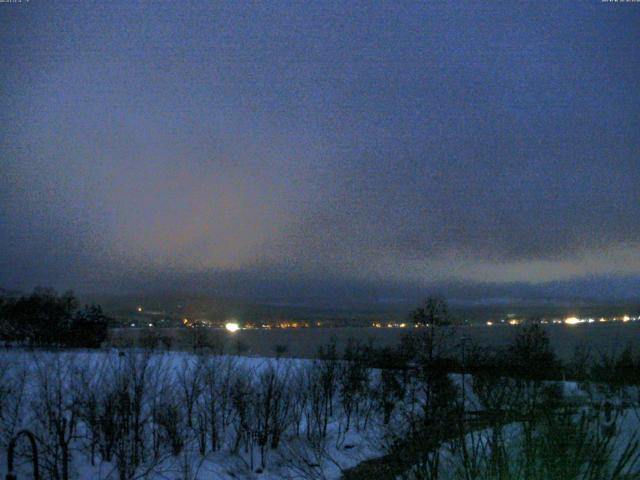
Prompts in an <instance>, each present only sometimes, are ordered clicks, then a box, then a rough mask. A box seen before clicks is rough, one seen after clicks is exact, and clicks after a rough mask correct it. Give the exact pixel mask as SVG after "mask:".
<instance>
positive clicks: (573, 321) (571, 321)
mask: <svg viewBox="0 0 640 480" xmlns="http://www.w3.org/2000/svg"><path fill="white" fill-rule="evenodd" d="M564 323H566V324H567V325H577V324H578V323H580V319H578V318H576V317H569V318H567V319H566V320H565V321H564Z"/></svg>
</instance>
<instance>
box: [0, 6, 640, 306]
mask: <svg viewBox="0 0 640 480" xmlns="http://www.w3.org/2000/svg"><path fill="white" fill-rule="evenodd" d="M638 25H640V8H638V7H637V6H636V5H634V4H608V3H599V2H592V3H588V2H587V3H585V2H582V3H580V2H578V3H575V2H570V3H561V4H558V3H557V2H535V3H527V4H513V3H511V4H507V3H501V4H497V3H492V4H478V3H473V2H448V3H447V2H445V3H438V4H425V3H422V2H415V3H412V2H375V3H374V4H371V3H364V2H363V3H360V2H317V3H305V2H265V3H260V4H257V5H256V4H253V5H250V4H247V3H244V2H223V3H220V2H217V3H215V4H214V3H212V4H208V3H202V2H194V3H190V2H166V3H155V4H153V5H143V4H137V3H132V2H87V3H82V4H68V3H55V2H51V3H49V2H47V3H46V4H44V3H41V2H29V3H24V4H2V5H0V32H1V33H0V40H1V41H2V45H3V48H2V53H1V54H0V55H2V65H3V68H2V69H1V70H0V80H1V81H2V85H3V87H2V90H1V92H0V121H1V122H2V125H3V128H2V131H1V132H0V155H1V157H0V162H1V163H0V173H1V174H2V185H1V186H0V219H1V224H0V284H2V285H4V286H6V287H9V288H30V287H31V286H33V285H35V284H54V285H56V286H59V287H66V286H71V287H74V288H77V289H81V290H82V289H85V290H94V291H95V290H118V291H128V290H133V289H140V288H145V289H153V288H162V289H171V288H176V289H179V288H181V285H182V286H184V288H190V289H197V288H202V289H204V290H216V288H222V287H223V286H224V287H226V290H227V291H228V292H232V291H234V290H235V291H240V290H243V291H244V290H247V294H249V295H250V294H251V292H250V291H249V290H253V291H262V290H264V291H265V292H266V291H269V292H272V294H273V295H275V296H278V295H280V296H290V297H296V296H298V297H299V296H304V294H303V293H302V292H303V291H308V290H309V289H311V290H314V289H315V290H317V291H328V290H329V291H330V290H332V289H333V290H335V291H339V290H340V291H342V290H349V289H354V291H362V292H364V291H371V289H373V291H375V292H376V294H375V295H377V296H384V293H383V292H384V290H385V289H388V290H389V291H393V292H396V293H394V295H396V294H398V295H401V293H399V292H401V291H405V292H407V291H414V290H419V289H421V288H424V287H426V286H433V285H441V286H449V287H450V288H451V290H452V291H459V292H462V291H463V290H465V291H469V292H471V291H474V288H476V287H473V286H472V285H484V287H479V288H487V289H488V290H487V292H488V294H490V292H489V290H491V291H495V292H496V294H500V291H501V290H500V289H501V288H507V289H511V288H515V290H514V291H512V290H509V292H511V293H509V295H511V294H514V295H515V294H517V295H527V292H529V293H528V294H530V295H539V293H536V292H544V291H545V290H544V288H543V287H532V286H531V285H529V284H530V283H533V284H540V285H556V286H557V284H556V283H553V282H562V284H563V285H567V287H566V288H567V291H566V294H567V295H570V294H571V293H572V292H573V293H576V294H580V295H583V294H584V295H590V294H596V293H597V292H595V291H594V290H597V289H598V288H602V286H601V287H597V285H598V282H596V281H586V280H585V279H589V278H597V279H608V280H607V281H605V280H602V282H601V283H607V282H610V281H611V282H617V281H620V282H622V283H621V284H623V285H624V288H622V287H621V288H622V290H621V291H624V292H625V293H624V295H627V294H628V290H629V288H631V287H629V285H638V284H637V281H636V280H634V279H637V278H638V275H640V243H639V241H638V240H637V239H638V238H639V234H640V190H639V189H638V185H640V130H639V129H638V128H637V127H638V123H639V120H640V118H639V117H640V94H639V92H640V88H639V87H640V84H639V83H640V50H639V49H638V44H639V41H640V30H639V29H638V27H637V26H638ZM230 278H234V279H242V280H234V281H233V282H231V281H229V280H228V279H230ZM225 279H226V280H225ZM234 282H239V283H237V284H236V283H234ZM487 282H489V283H491V285H492V286H491V288H489V287H488V286H487ZM514 282H515V283H514ZM549 282H551V283H549ZM634 282H636V283H634ZM172 285H173V287H172ZM233 285H235V287H234V286H233ZM240 285H245V287H241V286H240ZM246 285H252V287H251V288H250V289H248V288H246ZM273 285H278V287H277V288H275V287H273ZM500 285H505V287H500ZM508 285H511V286H508ZM514 285H515V286H514ZM527 285H529V286H527ZM545 288H546V287H545ZM550 288H551V287H550ZM553 288H555V287H553ZM563 288H564V287H563ZM536 289H537V290H536ZM315 290H314V291H315ZM561 290H562V289H561ZM604 290H606V288H605V289H604ZM604 290H603V291H604ZM562 291H564V290H562ZM514 292H515V293H514ZM363 295H364V293H363ZM611 295H612V296H616V295H618V294H617V293H615V292H611ZM620 295H622V294H620ZM624 295H623V296H624Z"/></svg>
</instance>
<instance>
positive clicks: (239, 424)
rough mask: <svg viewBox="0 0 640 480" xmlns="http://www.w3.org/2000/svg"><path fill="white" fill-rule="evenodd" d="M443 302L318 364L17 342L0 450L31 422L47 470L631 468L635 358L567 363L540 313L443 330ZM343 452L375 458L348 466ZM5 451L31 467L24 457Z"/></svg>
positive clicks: (501, 475)
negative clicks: (398, 338)
mask: <svg viewBox="0 0 640 480" xmlns="http://www.w3.org/2000/svg"><path fill="white" fill-rule="evenodd" d="M439 302H441V301H437V302H436V303H427V304H425V306H423V307H421V309H419V310H417V311H416V314H415V316H414V318H415V321H416V322H421V323H423V325H424V327H425V328H423V329H420V333H419V334H413V335H411V336H407V337H406V338H405V340H404V341H403V342H402V344H401V345H399V346H398V347H397V348H384V349H378V348H375V346H373V345H370V344H363V343H359V342H357V341H352V342H349V344H348V346H347V348H345V349H344V351H338V350H337V348H336V346H335V344H334V343H331V344H329V345H327V346H325V347H323V348H322V349H320V351H319V352H318V354H317V357H316V359H315V360H291V359H283V358H275V359H262V360H257V359H241V358H238V357H231V356H225V355H220V352H219V351H218V350H216V349H211V348H209V347H207V346H205V344H203V343H200V342H197V341H194V344H193V352H191V353H184V352H181V353H176V352H172V353H169V352H166V348H165V347H166V345H163V343H162V342H157V341H156V342H150V343H149V345H148V346H147V348H143V349H136V350H129V351H126V352H120V353H118V352H113V351H110V352H106V353H105V352H96V353H82V352H79V353H71V352H36V353H29V352H16V351H15V350H14V351H13V352H9V353H6V354H5V355H4V356H3V357H0V362H2V364H1V365H0V447H1V450H2V452H3V454H4V452H6V449H7V447H8V443H9V441H10V440H11V438H13V436H14V435H15V434H16V433H17V432H18V431H19V430H20V429H23V428H28V429H29V430H31V431H33V432H34V434H35V436H36V438H37V443H38V445H39V449H40V457H39V467H40V470H41V474H42V477H43V478H50V479H55V480H67V479H69V478H117V479H120V480H133V479H137V478H152V479H160V478H171V479H195V478H225V479H230V478H260V476H263V478H268V479H272V478H300V479H324V478H337V476H340V475H342V476H343V478H345V479H351V480H353V479H367V480H371V479H381V480H383V479H398V478H405V479H411V480H439V479H442V480H516V479H518V480H519V479H524V480H538V479H553V480H629V479H632V478H634V479H635V478H639V477H638V472H639V471H640V447H639V445H638V437H637V433H638V425H639V424H640V373H639V372H640V358H639V357H638V356H637V354H636V353H634V352H633V351H631V350H628V351H625V352H622V353H620V354H617V355H613V354H612V355H605V356H600V357H598V358H594V357H592V356H590V355H589V353H588V352H586V351H578V352H576V355H575V358H574V360H573V361H572V362H569V363H566V364H563V363H562V362H560V361H559V360H558V359H557V358H556V356H555V354H554V352H553V351H552V350H551V348H550V346H549V340H548V338H547V336H546V334H545V332H544V330H542V329H541V327H540V326H539V325H535V324H534V325H529V326H525V327H522V329H521V330H520V333H519V335H518V336H517V338H516V340H515V341H514V342H513V343H512V344H511V345H510V346H508V347H506V348H504V349H492V350H486V349H485V350H482V349H478V348H475V347H474V346H473V345H472V344H470V343H469V342H465V341H462V342H459V341H458V340H456V338H457V337H456V336H454V335H452V334H451V332H452V329H455V325H451V322H450V320H449V318H448V316H447V313H446V305H445V304H444V303H439ZM54 303H55V302H54ZM67 311H69V310H67ZM72 318H73V317H72ZM194 338H196V339H197V337H194ZM53 343H56V342H53ZM567 379H573V380H574V381H571V382H568V381H567ZM365 445H366V448H364V446H365ZM356 451H359V452H360V454H361V455H362V457H360V459H361V460H362V459H366V458H370V457H375V458H370V459H369V460H366V461H364V462H362V463H360V464H359V465H357V466H356V464H357V463H359V461H360V460H354V459H357V458H358V457H357V456H356V455H355V453H354V454H353V456H352V457H349V455H350V452H356ZM367 451H369V452H374V453H367ZM18 457H19V464H20V465H22V468H23V469H25V471H26V470H28V468H29V467H28V464H29V461H31V460H32V459H31V458H30V454H29V451H28V450H25V449H23V448H21V449H19V451H18ZM1 471H2V470H0V472H1ZM25 478H28V477H25Z"/></svg>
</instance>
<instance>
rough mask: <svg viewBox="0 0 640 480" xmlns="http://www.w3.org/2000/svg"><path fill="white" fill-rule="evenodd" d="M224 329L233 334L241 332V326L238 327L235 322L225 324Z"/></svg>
mask: <svg viewBox="0 0 640 480" xmlns="http://www.w3.org/2000/svg"><path fill="white" fill-rule="evenodd" d="M224 328H226V329H227V331H229V332H231V333H233V332H237V331H238V330H240V325H238V324H237V323H235V322H229V323H226V324H225V326H224Z"/></svg>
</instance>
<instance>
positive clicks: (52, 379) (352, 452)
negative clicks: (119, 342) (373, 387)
mask: <svg viewBox="0 0 640 480" xmlns="http://www.w3.org/2000/svg"><path fill="white" fill-rule="evenodd" d="M147 357H148V355H147V354H145V353H142V352H138V353H131V352H129V353H126V354H124V355H122V354H119V353H118V352H116V351H113V352H107V353H105V352H58V353H53V352H37V353H33V352H25V351H19V350H14V351H5V352H0V388H1V390H0V402H2V404H0V408H2V410H1V411H0V421H2V433H1V435H0V441H1V452H0V456H1V458H0V476H2V478H4V475H6V473H7V472H6V468H7V467H6V465H7V462H6V447H7V444H8V442H9V438H10V436H11V435H12V433H15V432H17V431H18V430H20V429H23V428H27V429H29V430H31V431H33V432H34V433H35V434H36V435H37V436H38V437H39V439H40V440H41V443H40V446H41V450H43V451H42V452H41V454H40V457H41V463H42V462H43V461H44V459H45V457H51V458H53V457H55V456H56V455H58V456H59V452H56V451H54V450H55V449H54V448H53V447H52V446H51V445H52V444H55V443H56V432H54V431H53V430H54V429H55V428H56V427H57V426H59V425H60V422H57V421H56V419H55V418H50V417H52V416H55V415H61V416H63V417H66V418H67V419H68V421H69V422H72V421H73V422H76V423H77V425H76V427H75V428H74V429H73V431H69V432H67V433H68V435H69V438H70V439H71V440H70V442H69V444H70V453H71V462H70V478H81V479H85V478H87V479H88V478H92V479H117V478H123V475H120V471H119V468H118V467H119V464H118V459H117V458H116V457H117V455H118V454H117V453H113V454H112V458H111V460H110V461H107V460H106V459H105V458H104V455H103V454H101V453H100V451H99V450H100V448H99V447H97V446H95V445H94V455H93V463H92V461H91V443H92V442H93V441H94V440H95V441H96V442H104V441H105V440H104V438H103V437H104V433H102V434H100V433H99V430H100V429H99V428H94V429H93V430H94V431H93V432H92V428H91V426H90V425H88V424H87V423H88V421H89V420H88V417H89V416H90V414H91V411H87V408H86V406H85V405H83V404H85V403H87V402H89V403H90V402H92V401H97V403H98V407H97V414H96V416H100V415H103V416H105V415H108V414H111V415H114V414H115V413H114V412H113V411H112V412H110V413H109V412H104V411H103V412H100V406H99V404H100V402H101V401H102V402H103V403H104V402H105V398H107V394H108V392H105V391H104V389H105V387H106V386H107V385H108V384H109V383H115V382H117V380H116V379H117V378H118V377H120V378H121V380H122V381H129V382H131V384H130V385H129V386H128V387H125V389H128V390H129V393H130V394H131V395H132V398H133V397H134V396H135V392H134V391H133V390H135V388H136V386H135V384H134V383H135V382H136V381H140V380H141V379H142V378H144V383H145V385H144V387H143V389H144V392H142V393H141V397H142V402H143V403H144V404H143V405H142V406H141V410H142V412H141V415H140V419H141V421H143V422H144V426H143V427H142V428H141V430H140V431H141V432H142V434H143V435H144V437H145V438H143V439H142V443H144V444H145V446H144V449H145V453H144V456H145V459H144V461H140V462H139V465H138V467H137V468H135V469H134V470H135V471H134V472H132V474H131V475H130V478H149V479H158V480H159V479H205V478H216V479H225V480H226V479H229V480H231V479H239V478H247V479H251V478H260V479H265V480H271V479H280V478H326V479H333V478H339V477H340V476H341V472H342V471H343V470H344V469H346V468H350V467H353V466H355V465H357V464H358V463H360V462H361V461H363V460H366V459H368V458H372V457H375V456H379V455H381V454H382V450H383V445H384V440H383V438H382V437H383V432H384V429H383V428H382V425H381V422H382V419H381V415H380V413H379V412H378V411H377V409H376V405H375V402H374V401H373V400H372V399H369V400H366V399H364V398H361V399H358V401H359V402H360V404H359V405H358V407H359V408H360V409H362V410H363V411H359V412H354V414H353V417H352V419H351V421H350V426H349V430H348V431H345V430H346V424H345V420H344V417H345V413H344V410H343V406H342V404H341V401H340V395H339V391H338V389H339V387H338V385H337V383H336V385H335V386H334V389H335V392H334V394H333V398H332V400H331V405H330V409H331V411H330V412H328V418H327V426H326V436H323V435H318V434H317V432H318V431H321V428H322V425H317V424H314V425H315V426H310V425H309V423H310V422H314V421H315V419H314V415H317V412H316V413H314V412H313V411H312V410H313V405H312V403H313V401H314V400H313V399H311V398H309V395H313V394H321V390H320V389H318V388H315V389H313V388H310V387H313V385H310V384H309V382H313V381H318V380H321V379H322V378H321V376H319V375H318V374H317V372H315V370H316V369H317V368H319V366H318V364H317V363H314V362H313V361H311V360H303V359H273V358H271V359H267V358H248V357H233V356H218V357H208V356H206V357H205V356H203V357H199V356H196V355H193V354H189V353H184V352H165V353H157V354H153V355H151V356H150V357H148V358H147ZM143 371H144V373H143ZM269 372H276V375H277V376H278V377H279V378H281V379H286V380H284V381H283V382H282V384H279V386H278V387H276V386H275V385H273V387H274V388H282V392H280V394H281V395H283V396H284V398H280V399H278V400H274V402H275V401H277V402H280V403H281V404H285V403H286V406H280V407H279V406H277V405H275V404H272V405H269V406H265V405H267V403H265V395H268V394H269V386H268V384H267V382H268V381H269V380H270V379H271V377H269V375H268V373H269ZM208 375H209V376H211V375H217V376H218V377H217V378H210V377H207V376H208ZM205 378H208V379H209V383H206V382H205ZM334 381H337V378H335V379H334ZM318 386H319V385H317V384H316V385H315V387H318ZM207 388H217V389H218V390H219V391H212V392H206V391H205V390H206V389H207ZM242 388H244V390H241V389H242ZM189 389H193V390H194V391H189ZM234 389H236V390H234ZM308 389H310V391H306V390H308ZM271 393H272V394H273V393H274V392H271ZM58 394H60V395H61V398H57V395H58ZM192 394H193V395H194V396H195V397H196V398H195V399H194V400H193V405H192V406H191V407H189V406H188V405H187V403H188V402H189V401H191V400H189V396H190V395H192ZM211 396H213V397H214V398H213V399H212V397H211ZM216 396H218V398H217V401H218V404H219V405H218V408H220V409H221V411H220V412H217V417H216V419H215V421H216V422H217V423H218V424H219V425H218V432H217V434H218V435H219V436H220V438H219V440H218V442H219V445H218V446H217V447H216V448H215V451H214V449H213V448H212V446H211V441H210V437H211V429H209V428H208V427H209V426H208V425H207V427H204V426H201V425H200V422H208V423H211V418H205V417H206V415H207V414H208V413H209V412H210V410H209V409H208V407H209V406H210V405H209V404H208V403H207V402H211V401H212V400H213V401H216V399H215V397H216ZM223 396H225V398H222V397H223ZM58 400H60V402H61V403H60V404H56V402H57V401H58ZM106 401H107V402H108V399H107V400H106ZM315 401H316V404H315V405H316V406H318V405H320V406H321V405H322V403H321V402H322V400H318V399H315ZM164 402H169V405H170V406H176V407H178V408H179V409H180V411H179V412H177V414H176V415H175V416H176V417H177V418H174V422H173V423H175V424H176V427H177V428H179V429H182V430H183V432H182V433H180V434H179V435H181V437H182V438H181V439H180V440H181V441H183V443H184V445H182V446H181V447H180V448H178V449H176V452H177V450H179V452H178V453H176V452H173V451H172V449H171V440H172V439H171V430H170V427H171V422H166V420H165V423H168V424H169V427H168V428H164V427H163V426H159V425H158V423H159V420H158V419H159V418H160V416H159V414H158V413H157V411H156V412H154V408H155V409H156V410H157V409H159V408H160V407H162V406H163V405H165V403H164ZM225 402H226V404H225ZM318 402H320V403H318ZM365 403H366V404H365ZM243 405H244V406H243ZM102 408H103V409H104V408H107V407H102ZM189 408H192V409H193V411H192V412H191V413H188V412H187V410H188V409H189ZM242 408H246V409H247V412H246V415H248V418H246V419H244V420H242V419H240V418H239V416H240V414H239V412H238V410H239V409H242ZM262 408H267V409H271V411H270V412H268V413H264V412H261V409H262ZM365 409H366V411H364V410H365ZM222 410H224V412H222ZM285 410H286V411H285ZM167 411H168V412H172V410H167ZM174 413H176V412H174ZM322 414H323V412H320V415H322ZM269 415H274V416H277V415H281V418H279V419H278V422H279V423H281V425H279V426H278V428H281V429H282V430H283V431H282V432H281V439H280V441H279V444H278V446H277V448H271V443H272V439H271V433H272V429H273V428H274V427H272V426H267V424H265V423H263V422H269V421H273V420H269V419H266V417H268V416H269ZM365 415H366V416H367V418H366V419H365V418H364V416H365ZM296 417H297V418H296ZM172 418H173V417H172ZM94 420H95V422H96V423H99V422H100V420H99V419H94ZM245 421H246V422H248V423H250V424H251V425H250V426H247V427H246V430H245V431H243V430H242V429H243V425H241V422H245ZM320 421H323V418H320ZM160 423H162V422H160ZM223 423H224V425H223ZM274 424H275V422H274ZM319 429H320V430H319ZM312 430H313V431H312ZM96 431H97V432H98V433H96ZM261 434H264V435H266V436H267V437H269V438H268V440H267V443H268V444H267V445H266V447H265V448H264V449H261V448H260V443H261V439H260V435H261ZM100 435H103V437H100ZM199 435H202V436H204V437H206V438H201V437H199ZM247 437H250V438H247ZM201 440H202V442H204V447H203V448H204V451H205V453H204V455H202V454H201V453H200V441H201ZM117 441H118V440H117V439H115V440H114V442H116V443H117ZM154 442H155V443H156V444H158V446H157V449H156V455H155V456H154V454H153V452H152V450H153V449H154V447H152V446H151V444H153V443H154ZM262 443H264V442H262ZM44 444H48V445H47V446H44ZM25 445H26V442H25ZM133 445H134V442H132V441H129V440H127V441H126V442H125V443H123V444H122V446H124V447H127V448H132V446H133ZM117 448H118V446H117V445H116V446H115V447H114V451H115V450H117ZM58 450H59V448H58ZM261 450H262V451H263V452H264V457H262V456H261V453H262V452H261ZM127 453H128V452H123V453H122V454H121V457H122V461H127V460H130V458H128V456H127ZM263 458H264V461H263ZM48 461H49V462H52V461H53V460H51V459H50V460H48ZM21 463H22V465H20V466H19V467H18V469H17V470H18V471H19V472H23V473H24V474H27V473H28V470H29V467H28V465H27V464H26V463H25V461H24V458H23V459H22V460H21ZM49 468H51V466H50V465H49ZM53 468H58V470H61V467H60V465H57V466H54V467H53ZM120 470H121V469H120ZM127 475H129V474H127ZM125 476H126V475H125ZM18 478H29V475H26V476H19V477H18ZM45 478H46V476H45Z"/></svg>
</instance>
